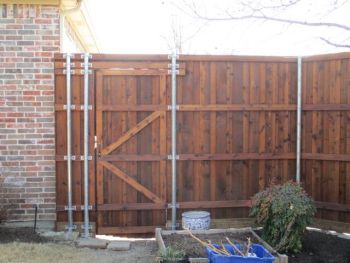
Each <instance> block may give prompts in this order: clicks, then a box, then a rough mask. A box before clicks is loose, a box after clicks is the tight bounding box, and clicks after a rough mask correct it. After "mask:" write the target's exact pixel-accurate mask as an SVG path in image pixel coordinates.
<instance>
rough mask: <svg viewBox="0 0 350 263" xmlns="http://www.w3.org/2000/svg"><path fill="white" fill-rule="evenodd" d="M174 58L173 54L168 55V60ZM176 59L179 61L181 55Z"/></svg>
mask: <svg viewBox="0 0 350 263" xmlns="http://www.w3.org/2000/svg"><path fill="white" fill-rule="evenodd" d="M172 58H173V55H172V54H170V55H168V59H172ZM176 59H179V54H176Z"/></svg>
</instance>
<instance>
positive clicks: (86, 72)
mask: <svg viewBox="0 0 350 263" xmlns="http://www.w3.org/2000/svg"><path fill="white" fill-rule="evenodd" d="M89 57H90V55H89V54H87V53H85V54H84V237H85V238H88V237H89Z"/></svg>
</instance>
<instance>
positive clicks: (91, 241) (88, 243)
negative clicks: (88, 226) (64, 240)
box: [76, 238, 108, 249]
mask: <svg viewBox="0 0 350 263" xmlns="http://www.w3.org/2000/svg"><path fill="white" fill-rule="evenodd" d="M107 245H108V241H107V240H103V239H97V238H79V239H78V240H77V242H76V246H77V247H87V248H100V249H105V248H106V247H107Z"/></svg>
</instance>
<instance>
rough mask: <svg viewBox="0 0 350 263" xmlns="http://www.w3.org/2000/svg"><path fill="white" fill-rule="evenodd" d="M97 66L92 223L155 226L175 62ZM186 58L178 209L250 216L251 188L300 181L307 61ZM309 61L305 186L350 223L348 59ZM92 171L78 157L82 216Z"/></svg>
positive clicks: (62, 140)
mask: <svg viewBox="0 0 350 263" xmlns="http://www.w3.org/2000/svg"><path fill="white" fill-rule="evenodd" d="M73 62H74V63H75V65H76V66H75V67H74V70H75V74H74V75H73V79H72V86H73V104H76V110H75V111H74V113H73V123H72V124H73V131H74V132H73V153H74V155H82V154H83V152H82V151H83V141H82V134H83V132H82V128H83V124H82V123H83V119H82V117H83V113H82V111H81V110H79V109H80V107H79V105H80V104H82V99H83V94H82V91H83V83H82V82H83V76H82V75H80V69H81V66H80V63H81V62H82V61H81V58H80V56H76V57H75V58H74V59H73ZM91 62H92V69H93V74H91V76H90V88H91V89H90V98H91V105H92V106H93V110H92V111H91V114H90V117H91V120H92V121H91V123H90V152H91V155H93V160H92V161H91V162H90V202H91V204H92V205H93V207H94V209H93V211H92V213H91V217H92V221H94V222H96V224H97V232H98V233H101V234H102V233H105V234H106V233H107V234H117V233H119V234H120V233H122V234H128V233H144V232H149V231H153V229H154V227H155V226H164V225H165V223H166V220H167V219H168V218H169V216H170V210H169V209H168V208H167V204H168V203H170V201H171V171H170V169H171V165H170V161H168V159H167V156H168V154H170V151H171V144H170V139H171V138H170V117H171V116H170V111H169V110H168V106H167V105H169V104H170V101H171V82H170V76H169V75H168V63H170V61H169V60H168V57H167V56H164V55H157V56H155V55H145V56H141V55H131V56H128V55H101V54H99V55H97V54H96V55H93V56H92V61H91ZM63 63H64V59H63V57H62V55H57V56H56V62H55V72H56V153H57V158H56V160H57V165H56V173H57V221H58V222H63V221H66V212H65V211H64V206H65V205H66V203H67V192H66V190H67V187H66V185H67V184H66V182H67V178H66V177H67V176H66V162H65V161H64V158H63V156H64V155H65V154H66V153H65V151H66V135H65V133H66V131H65V129H66V112H65V111H64V107H63V105H64V104H65V96H66V93H65V89H66V87H65V75H64V74H63V70H64V64H63ZM178 63H179V73H180V74H179V76H178V77H177V85H178V91H177V103H178V114H177V115H178V117H177V125H178V129H177V141H178V144H177V152H178V155H179V156H178V162H177V163H178V165H177V166H178V167H177V169H178V170H177V171H178V173H177V179H178V180H177V189H178V190H177V198H178V202H179V211H180V212H181V211H184V210H186V209H199V208H201V209H210V211H211V213H212V216H213V217H214V218H230V217H247V215H248V210H249V205H250V201H249V199H250V197H251V196H252V195H254V194H255V193H256V192H258V191H259V190H262V189H264V188H266V187H267V186H269V185H270V184H271V183H283V182H285V181H287V180H293V179H294V178H295V159H296V103H297V98H296V93H297V92H296V89H297V59H296V58H283V57H240V56H189V55H187V56H185V55H183V56H181V55H180V58H179V61H178ZM302 66H303V70H302V76H303V77H302V84H303V114H302V171H301V172H302V173H301V178H302V183H303V185H304V186H305V188H306V190H307V191H308V193H309V194H310V195H311V196H312V197H313V198H314V199H315V201H316V202H317V206H318V207H319V208H320V209H319V210H318V214H317V216H318V217H320V218H325V219H332V220H337V221H343V222H350V213H349V212H350V176H349V175H350V155H349V154H350V54H349V53H344V54H335V55H324V56H315V57H307V58H303V64H302ZM95 136H97V137H96V138H97V141H96V143H97V149H94V147H93V146H94V137H95ZM78 159H79V158H78ZM82 172H83V171H82V162H81V161H79V160H77V161H73V186H74V187H73V193H74V196H73V203H74V204H75V205H76V206H77V211H76V212H75V213H74V220H75V221H82V212H81V210H80V209H79V208H80V205H81V204H82V200H83V191H82V185H83V174H82ZM180 212H179V213H178V215H179V216H180V215H181V214H180Z"/></svg>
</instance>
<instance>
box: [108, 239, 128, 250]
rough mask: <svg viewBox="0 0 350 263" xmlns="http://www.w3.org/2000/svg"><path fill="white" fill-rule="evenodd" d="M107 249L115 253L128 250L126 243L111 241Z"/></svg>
mask: <svg viewBox="0 0 350 263" xmlns="http://www.w3.org/2000/svg"><path fill="white" fill-rule="evenodd" d="M107 249H109V250H115V251H126V250H129V249H130V242H128V241H112V242H110V243H109V244H108V246H107Z"/></svg>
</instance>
